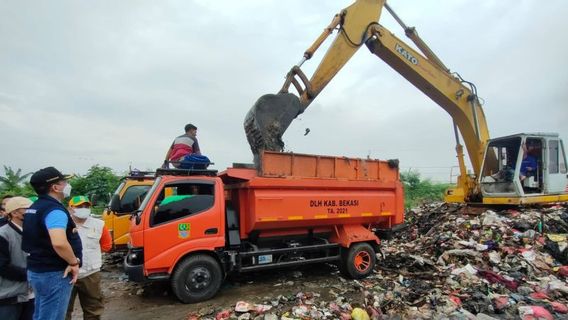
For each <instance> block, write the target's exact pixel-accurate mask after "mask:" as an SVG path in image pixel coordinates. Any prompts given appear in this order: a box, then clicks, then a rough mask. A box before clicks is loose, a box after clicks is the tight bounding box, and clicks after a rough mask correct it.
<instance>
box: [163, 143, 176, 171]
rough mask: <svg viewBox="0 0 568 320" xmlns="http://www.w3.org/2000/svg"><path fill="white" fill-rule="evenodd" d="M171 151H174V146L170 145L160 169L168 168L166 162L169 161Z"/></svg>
mask: <svg viewBox="0 0 568 320" xmlns="http://www.w3.org/2000/svg"><path fill="white" fill-rule="evenodd" d="M173 149H174V144H173V143H172V145H171V146H170V148H169V149H168V152H166V158H165V159H164V163H163V164H162V168H165V169H167V168H168V161H169V160H170V156H171V154H172V150H173Z"/></svg>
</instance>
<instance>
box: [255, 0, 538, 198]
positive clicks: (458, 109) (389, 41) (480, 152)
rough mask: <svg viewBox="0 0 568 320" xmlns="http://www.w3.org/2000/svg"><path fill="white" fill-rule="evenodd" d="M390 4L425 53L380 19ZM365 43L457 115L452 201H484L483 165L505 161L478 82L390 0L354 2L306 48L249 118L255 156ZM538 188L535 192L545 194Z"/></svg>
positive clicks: (273, 145)
mask: <svg viewBox="0 0 568 320" xmlns="http://www.w3.org/2000/svg"><path fill="white" fill-rule="evenodd" d="M383 8H386V9H387V11H388V12H389V13H390V14H391V15H392V16H393V17H394V18H395V20H396V21H397V22H398V23H399V24H400V25H401V26H402V28H403V29H404V31H405V34H406V35H407V36H408V38H410V39H411V40H412V42H413V43H414V44H415V45H416V47H417V48H418V49H419V50H420V51H417V50H415V49H413V48H412V47H411V46H409V45H408V44H406V43H405V42H404V41H402V40H401V39H399V38H397V37H396V36H395V35H394V34H393V33H392V32H390V31H389V30H388V29H387V28H385V27H384V26H382V25H381V24H379V18H380V16H381V13H382V9H383ZM334 30H337V35H336V36H335V39H334V41H333V43H332V44H331V46H330V47H329V49H328V50H327V52H326V53H325V55H324V56H323V58H322V60H321V62H320V64H319V65H318V67H317V68H316V70H315V71H314V73H313V75H312V76H311V77H310V78H309V79H308V77H307V76H306V75H305V74H304V73H303V71H302V70H301V66H302V64H303V63H304V62H305V61H307V60H309V59H310V58H311V57H312V56H313V55H314V52H315V51H316V50H317V49H318V48H319V47H320V46H321V44H322V43H323V42H324V41H325V40H326V39H327V38H328V37H329V36H330V35H331V34H332V33H333V31H334ZM363 45H366V46H367V48H368V49H369V50H370V51H371V53H373V54H375V55H376V56H377V57H379V58H380V59H381V60H383V61H384V62H386V63H387V64H388V65H389V66H391V67H392V68H393V69H394V70H395V71H396V72H398V73H399V74H400V75H402V76H403V77H404V78H405V79H406V80H408V81H409V82H410V83H412V84H413V85H414V86H415V87H416V88H418V89H419V90H420V91H422V92H423V93H424V94H425V95H426V96H428V97H429V98H430V99H432V100H433V101H434V102H435V103H436V104H438V105H439V106H440V107H441V108H442V109H444V110H445V111H446V112H447V113H448V114H449V115H450V117H451V118H452V119H453V123H454V134H455V139H456V153H457V158H458V164H459V167H460V176H459V177H458V180H457V185H456V187H455V188H450V189H449V190H448V191H447V192H446V200H447V201H449V202H475V201H479V200H481V198H482V191H481V188H480V185H479V184H480V180H479V179H480V177H481V176H482V174H481V173H482V172H481V168H482V166H485V167H488V168H494V167H497V165H498V162H497V154H496V153H494V152H487V154H486V148H487V143H488V141H489V130H488V126H487V121H486V118H485V114H484V112H483V109H482V107H481V104H480V103H479V99H478V96H477V92H476V87H475V85H474V84H473V83H471V82H468V81H465V80H463V79H462V78H461V76H459V74H457V73H451V72H450V70H449V69H448V68H447V67H446V66H445V65H444V64H443V62H442V61H441V60H440V59H439V58H438V57H437V56H436V55H435V54H434V52H433V51H432V50H431V49H430V48H429V47H428V46H427V45H426V43H425V42H424V41H422V39H421V38H420V37H419V36H418V34H417V33H416V30H415V28H413V27H407V26H406V25H405V24H404V22H402V20H401V19H400V18H399V17H398V16H397V15H396V13H395V12H394V11H393V10H392V8H390V7H389V6H388V5H387V4H386V2H385V0H356V1H355V3H353V4H352V5H351V6H349V7H347V8H345V9H343V10H342V11H341V12H340V13H338V14H337V15H335V16H334V17H333V19H332V21H331V23H330V24H329V25H328V26H327V27H326V28H325V29H324V30H323V32H322V33H321V35H320V36H319V37H318V38H317V39H316V41H314V43H313V44H312V46H310V47H309V48H308V50H306V52H305V53H304V55H303V58H302V60H301V61H300V63H298V64H297V65H295V66H293V67H292V68H291V70H290V71H289V72H288V74H287V76H286V81H285V83H284V85H283V87H282V89H281V90H280V92H279V93H278V94H270V95H264V96H262V97H261V98H260V99H259V100H258V101H257V102H256V103H255V105H254V106H253V108H252V109H251V110H250V111H249V113H248V114H247V116H246V118H245V132H246V134H247V138H248V141H249V144H250V146H251V149H252V151H253V154H254V155H255V162H257V160H258V155H259V154H260V153H261V151H262V150H270V151H282V150H283V148H284V143H283V141H282V135H283V134H284V132H285V131H286V129H287V128H288V126H289V125H290V123H291V122H292V121H293V120H294V118H296V117H297V116H298V115H299V114H301V113H302V112H304V110H305V109H306V108H307V107H308V106H309V105H310V103H311V102H312V101H313V100H314V99H315V98H316V97H317V96H318V94H320V93H321V91H322V90H323V89H324V88H325V86H326V85H327V84H328V83H329V82H330V81H331V80H332V79H333V77H334V76H335V75H336V74H337V73H338V72H339V70H341V68H342V67H343V66H344V65H345V64H346V63H347V62H348V61H349V59H351V57H352V56H353V55H354V54H355V53H356V52H357V50H359V48H360V47H362V46H363ZM291 86H293V87H294V88H295V89H296V91H297V93H298V95H297V96H296V95H294V94H291V93H289V88H290V87H291ZM460 135H461V137H462V138H463V142H464V144H465V150H466V152H467V154H468V156H469V159H470V161H471V164H472V169H473V174H470V173H468V170H467V168H466V164H465V159H464V148H463V146H462V144H461V142H460ZM543 141H544V140H543ZM484 157H485V158H484ZM541 160H545V159H544V158H543V159H541ZM257 163H258V162H257ZM544 173H546V172H543V173H541V176H543V174H544ZM544 181H546V179H544ZM515 188H516V190H517V191H516V196H517V197H518V196H522V195H523V194H527V193H530V192H531V191H527V190H524V188H525V187H524V186H521V184H520V183H518V184H517V186H516V187H515ZM546 189H547V187H546V186H544V185H541V186H539V187H538V188H537V189H534V190H546ZM534 190H533V191H532V192H533V193H534V192H537V191H534ZM484 192H485V191H484ZM485 193H487V192H485ZM511 195H513V194H512V193H511V194H509V195H506V196H505V198H504V199H505V200H503V201H508V202H510V203H512V202H511Z"/></svg>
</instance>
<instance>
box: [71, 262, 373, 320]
mask: <svg viewBox="0 0 568 320" xmlns="http://www.w3.org/2000/svg"><path fill="white" fill-rule="evenodd" d="M101 272H102V284H101V286H102V290H103V294H104V296H105V312H104V314H103V317H102V318H103V319H121V320H125V319H137V320H142V319H188V315H190V314H197V315H204V316H205V315H207V316H208V317H213V318H214V317H215V313H217V312H218V311H220V310H225V309H230V308H231V307H234V306H235V304H236V303H237V301H246V302H250V303H268V304H270V302H271V301H274V300H279V299H278V297H279V296H282V297H280V304H279V309H281V310H282V309H283V310H286V308H287V306H286V303H285V302H283V301H285V300H286V299H288V298H289V299H290V303H291V304H292V302H293V300H294V297H295V296H296V294H298V293H300V292H313V293H318V294H320V295H321V299H322V300H323V299H327V298H330V299H331V300H333V299H334V298H332V297H329V295H330V290H332V291H331V292H334V290H335V291H341V290H342V287H344V286H346V285H349V284H348V283H347V281H346V280H345V279H343V278H340V277H339V271H338V270H337V268H336V267H335V266H333V265H329V264H316V265H311V266H304V267H300V268H295V269H283V270H276V271H274V270H271V271H265V272H255V273H248V274H241V275H235V276H231V277H229V278H227V279H226V281H225V283H224V284H223V286H222V287H221V290H220V292H219V293H218V294H217V296H216V297H214V298H213V299H211V300H209V301H206V302H202V303H197V304H183V303H181V302H179V301H178V300H177V299H176V297H175V296H174V295H173V293H172V292H171V291H170V289H169V283H168V282H154V283H148V284H144V285H142V284H137V283H132V282H128V281H127V280H126V276H125V275H124V273H123V271H122V269H121V266H120V264H108V263H107V264H106V265H105V266H104V267H103V271H101ZM352 298H354V300H357V298H358V297H352ZM361 299H363V298H362V296H361ZM290 308H291V305H290ZM82 318H83V316H82V311H81V310H80V307H79V301H78V300H77V301H76V302H75V310H74V313H73V319H82Z"/></svg>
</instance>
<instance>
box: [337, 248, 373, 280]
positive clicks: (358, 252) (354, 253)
mask: <svg viewBox="0 0 568 320" xmlns="http://www.w3.org/2000/svg"><path fill="white" fill-rule="evenodd" d="M375 263H376V257H375V250H373V247H371V245H370V244H368V243H366V242H359V243H355V244H352V245H351V247H349V249H347V250H344V251H343V253H342V254H341V263H340V265H341V268H340V269H341V272H342V273H343V274H344V275H345V276H347V277H349V278H352V279H361V278H365V277H366V276H368V275H369V274H371V272H373V270H374V269H375Z"/></svg>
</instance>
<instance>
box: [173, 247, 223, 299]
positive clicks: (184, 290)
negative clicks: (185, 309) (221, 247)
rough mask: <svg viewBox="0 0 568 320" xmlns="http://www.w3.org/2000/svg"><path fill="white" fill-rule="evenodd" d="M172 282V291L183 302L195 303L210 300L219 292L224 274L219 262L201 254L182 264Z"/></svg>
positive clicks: (175, 272) (177, 268)
mask: <svg viewBox="0 0 568 320" xmlns="http://www.w3.org/2000/svg"><path fill="white" fill-rule="evenodd" d="M171 282H172V291H173V292H174V294H175V295H176V297H177V298H178V299H179V300H180V301H181V302H183V303H194V302H199V301H205V300H207V299H210V298H212V297H213V296H214V295H215V294H216V293H217V291H219V288H220V287H221V283H222V282H223V273H222V271H221V266H219V263H218V262H217V260H215V259H214V258H212V257H211V256H208V255H205V254H200V255H195V256H191V257H189V258H186V259H184V260H183V261H182V262H180V263H179V265H178V266H177V267H176V269H175V271H174V274H173V276H172V279H171Z"/></svg>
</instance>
